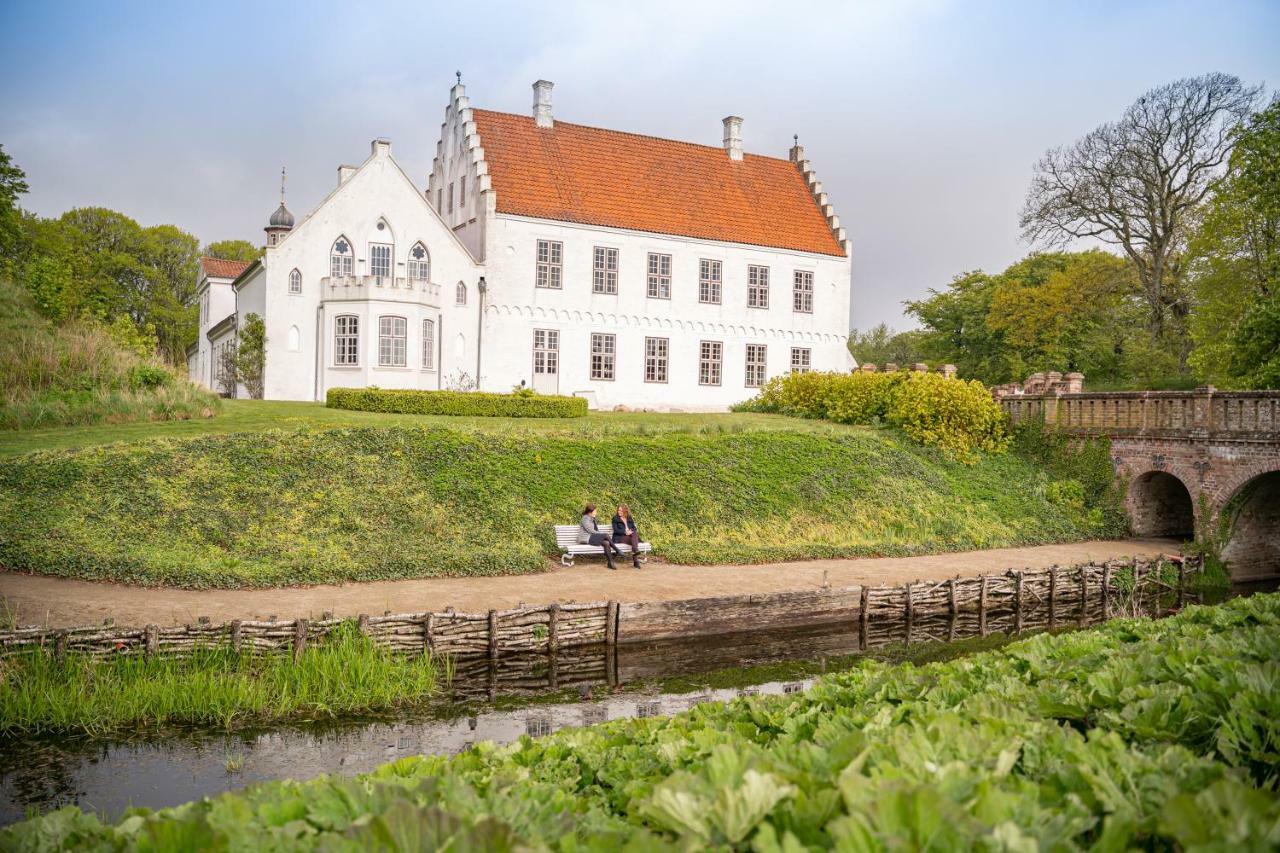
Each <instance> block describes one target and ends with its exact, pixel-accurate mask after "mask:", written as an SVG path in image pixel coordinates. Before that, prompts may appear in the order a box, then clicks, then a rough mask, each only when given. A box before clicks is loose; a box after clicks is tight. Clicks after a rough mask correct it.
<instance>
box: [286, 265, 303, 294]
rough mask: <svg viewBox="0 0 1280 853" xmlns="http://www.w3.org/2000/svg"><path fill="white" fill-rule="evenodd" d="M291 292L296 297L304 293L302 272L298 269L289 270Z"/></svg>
mask: <svg viewBox="0 0 1280 853" xmlns="http://www.w3.org/2000/svg"><path fill="white" fill-rule="evenodd" d="M289 292H290V293H291V294H293V295H294V296H298V295H300V294H301V293H302V271H301V270H299V269H298V268H297V267H294V268H293V269H291V270H289Z"/></svg>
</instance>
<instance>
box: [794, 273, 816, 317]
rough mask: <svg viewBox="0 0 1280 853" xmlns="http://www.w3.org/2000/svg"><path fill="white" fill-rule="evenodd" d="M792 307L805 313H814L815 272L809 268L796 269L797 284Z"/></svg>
mask: <svg viewBox="0 0 1280 853" xmlns="http://www.w3.org/2000/svg"><path fill="white" fill-rule="evenodd" d="M791 307H792V308H793V309H794V310H796V311H801V312H803V313H805V314H812V313H813V273H811V272H809V271H808V270H796V286H795V291H794V292H793V294H792V306H791Z"/></svg>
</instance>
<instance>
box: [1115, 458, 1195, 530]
mask: <svg viewBox="0 0 1280 853" xmlns="http://www.w3.org/2000/svg"><path fill="white" fill-rule="evenodd" d="M1125 509H1126V510H1128V513H1129V524H1130V526H1131V527H1132V529H1133V532H1134V534H1135V535H1137V536H1158V537H1174V538H1181V539H1190V538H1192V537H1193V536H1194V535H1195V529H1196V522H1197V520H1198V519H1197V517H1196V500H1195V496H1194V493H1193V492H1192V490H1191V488H1190V487H1189V486H1187V478H1186V477H1185V476H1179V475H1178V474H1177V473H1175V472H1174V471H1170V470H1168V469H1167V468H1152V467H1148V468H1146V470H1144V471H1143V472H1142V473H1140V474H1137V475H1136V476H1134V477H1131V478H1130V480H1129V486H1128V489H1127V491H1126V494H1125Z"/></svg>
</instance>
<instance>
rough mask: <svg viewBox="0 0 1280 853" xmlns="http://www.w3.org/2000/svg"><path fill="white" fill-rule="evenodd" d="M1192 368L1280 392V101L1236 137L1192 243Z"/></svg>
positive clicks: (1214, 378) (1214, 377) (1222, 379)
mask: <svg viewBox="0 0 1280 853" xmlns="http://www.w3.org/2000/svg"><path fill="white" fill-rule="evenodd" d="M1189 254H1190V258H1191V260H1190V263H1189V271H1190V278H1191V281H1192V288H1193V292H1194V294H1195V303H1196V305H1195V313H1194V315H1193V317H1192V322H1191V335H1192V339H1193V340H1194V342H1195V350H1194V351H1193V352H1192V354H1191V359H1190V360H1191V364H1192V366H1193V367H1195V369H1196V371H1197V373H1198V374H1199V375H1200V376H1202V377H1203V378H1204V379H1206V380H1209V381H1213V382H1217V383H1220V384H1226V385H1245V386H1246V387H1261V388H1265V387H1280V337H1269V336H1270V335H1276V334H1277V328H1278V325H1277V322H1276V318H1277V317H1280V101H1277V102H1273V103H1272V104H1271V105H1270V106H1269V107H1267V108H1266V109H1264V110H1262V111H1261V112H1259V113H1257V114H1256V115H1254V116H1253V117H1251V118H1250V120H1249V121H1248V122H1247V123H1246V124H1244V125H1241V127H1240V128H1238V131H1237V141H1236V146H1235V149H1234V150H1233V151H1232V154H1231V160H1230V168H1229V169H1228V171H1227V174H1226V176H1225V177H1224V179H1223V180H1222V181H1221V182H1220V183H1219V184H1218V185H1217V187H1215V191H1214V194H1213V196H1212V198H1211V199H1210V201H1209V202H1208V204H1207V205H1206V209H1205V211H1204V216H1203V217H1202V219H1201V222H1200V227H1199V229H1198V231H1197V233H1196V235H1195V237H1194V239H1193V240H1192V241H1191V248H1190V252H1189Z"/></svg>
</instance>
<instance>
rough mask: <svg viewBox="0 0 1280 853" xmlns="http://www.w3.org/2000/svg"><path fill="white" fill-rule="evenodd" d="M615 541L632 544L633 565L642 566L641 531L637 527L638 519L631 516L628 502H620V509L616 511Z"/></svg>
mask: <svg viewBox="0 0 1280 853" xmlns="http://www.w3.org/2000/svg"><path fill="white" fill-rule="evenodd" d="M613 541H614V542H625V543H627V544H628V545H630V546H631V565H633V566H635V567H636V568H637V569H638V568H640V531H639V530H637V529H636V520H635V519H634V518H633V517H632V516H631V507H629V506H627V505H626V504H618V511H617V512H616V513H614V516H613Z"/></svg>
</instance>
